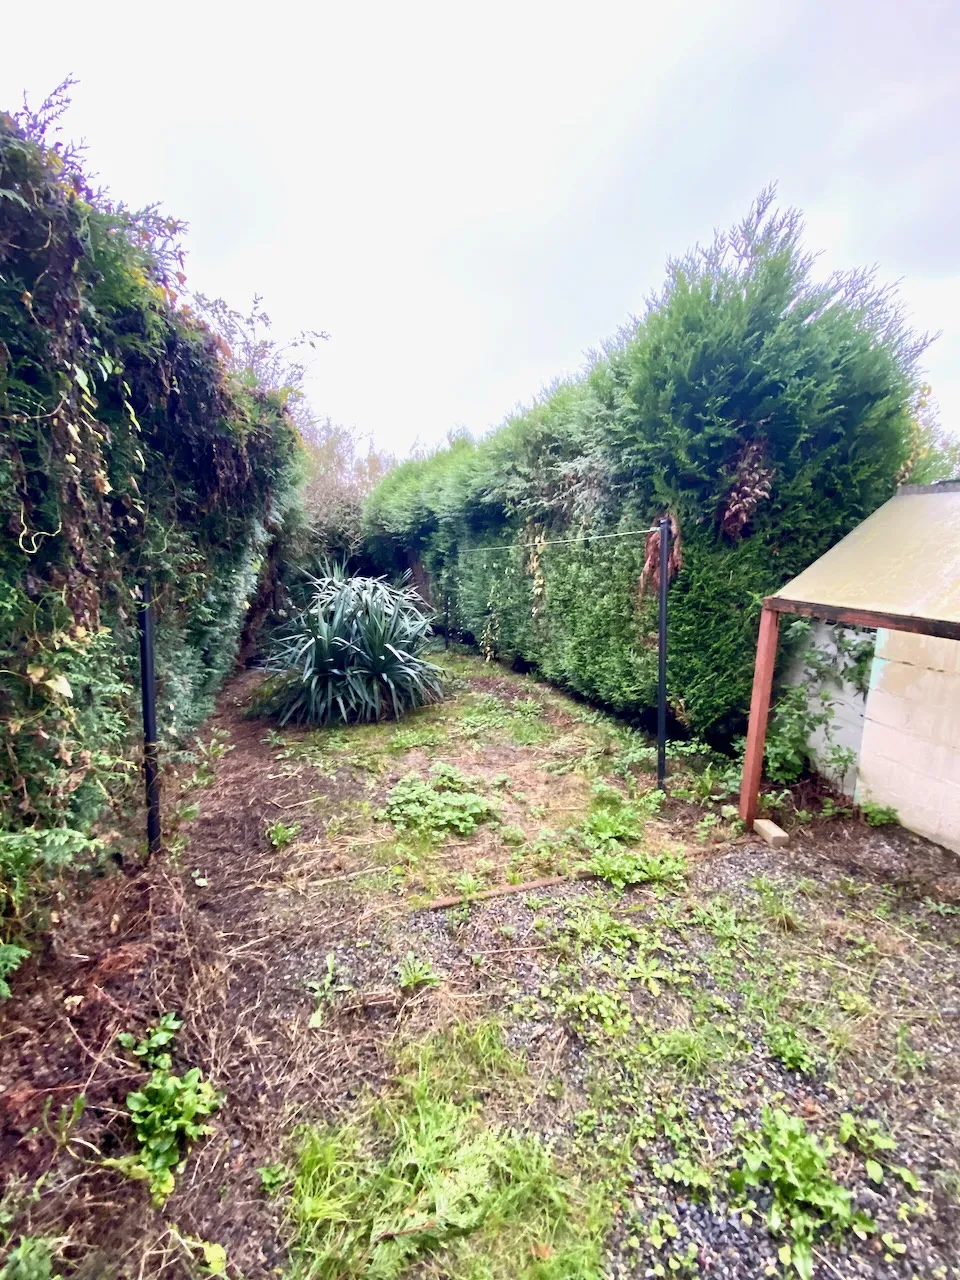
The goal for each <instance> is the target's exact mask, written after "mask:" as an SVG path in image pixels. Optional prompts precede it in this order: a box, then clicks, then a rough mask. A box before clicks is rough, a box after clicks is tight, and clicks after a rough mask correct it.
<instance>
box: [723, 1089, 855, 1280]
mask: <svg viewBox="0 0 960 1280" xmlns="http://www.w3.org/2000/svg"><path fill="white" fill-rule="evenodd" d="M834 1152H835V1146H834V1143H833V1142H832V1140H831V1139H830V1138H829V1137H827V1138H825V1139H824V1141H823V1142H822V1143H820V1142H818V1141H817V1140H816V1139H815V1138H814V1137H813V1136H812V1135H811V1134H809V1133H808V1132H807V1128H806V1125H805V1124H804V1122H803V1121H802V1120H801V1119H800V1117H799V1116H791V1115H788V1114H787V1113H786V1112H785V1111H784V1110H782V1109H781V1108H780V1107H776V1108H770V1107H766V1108H765V1109H764V1112H763V1117H762V1121H761V1128H760V1131H759V1132H754V1133H750V1134H748V1135H747V1138H746V1141H745V1144H744V1150H743V1158H742V1162H741V1165H740V1167H739V1168H737V1169H736V1170H734V1172H733V1173H732V1174H731V1175H730V1186H731V1188H732V1189H733V1191H734V1192H735V1193H736V1194H738V1195H741V1196H742V1195H745V1194H746V1193H747V1191H749V1190H753V1189H758V1190H763V1191H766V1192H769V1193H770V1194H771V1195H772V1197H773V1199H772V1203H771V1205H770V1208H769V1209H768V1210H767V1212H766V1223H767V1227H768V1228H769V1230H770V1232H771V1234H773V1235H774V1236H782V1237H785V1240H786V1243H785V1244H784V1245H783V1246H782V1247H781V1248H780V1252H779V1257H780V1261H781V1262H782V1263H783V1264H784V1266H793V1268H794V1270H795V1271H796V1272H797V1274H798V1275H799V1276H800V1277H801V1280H811V1277H812V1275H813V1247H814V1243H815V1241H816V1239H817V1237H818V1236H819V1235H820V1234H824V1233H827V1234H830V1235H834V1236H837V1235H840V1234H841V1233H842V1232H845V1231H852V1232H854V1234H855V1235H857V1236H858V1237H859V1238H860V1239H865V1238H866V1236H867V1234H868V1233H869V1232H871V1231H872V1230H873V1222H872V1220H871V1219H870V1218H869V1217H868V1216H867V1215H866V1214H865V1213H862V1212H859V1211H858V1210H855V1209H854V1207H853V1195H852V1193H851V1192H850V1191H848V1190H847V1188H846V1187H843V1186H841V1185H840V1183H838V1182H837V1181H836V1179H835V1178H834V1177H833V1174H832V1173H831V1170H830V1159H831V1157H832V1156H833V1154H834ZM751 1206H752V1207H754V1208H755V1207H756V1206H755V1205H752V1202H751Z"/></svg>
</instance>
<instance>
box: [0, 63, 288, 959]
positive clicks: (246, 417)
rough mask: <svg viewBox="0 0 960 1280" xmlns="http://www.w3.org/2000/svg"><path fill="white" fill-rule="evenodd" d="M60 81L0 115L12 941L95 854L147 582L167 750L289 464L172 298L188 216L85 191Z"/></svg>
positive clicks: (198, 708) (231, 646)
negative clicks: (61, 880) (41, 892)
mask: <svg viewBox="0 0 960 1280" xmlns="http://www.w3.org/2000/svg"><path fill="white" fill-rule="evenodd" d="M66 89H67V86H63V87H62V88H61V89H60V90H59V91H58V92H57V93H56V94H54V95H53V96H52V98H51V99H50V100H48V102H47V103H45V104H44V106H43V108H41V110H40V111H39V112H37V113H32V112H30V111H28V110H25V111H24V112H22V113H21V114H20V115H19V116H18V117H16V118H13V117H10V116H7V115H3V116H0V191H2V196H0V334H2V340H0V424H2V429H0V725H2V730H0V731H2V733H3V750H2V752H0V830H2V834H0V864H2V874H3V879H4V882H5V890H6V894H7V899H8V901H7V910H6V911H5V913H4V921H3V925H2V926H0V927H2V928H4V929H8V930H13V931H14V932H16V931H18V930H20V929H21V928H22V926H23V925H24V923H25V920H24V913H25V912H26V911H28V910H29V901H28V900H29V891H30V888H31V886H32V885H33V883H34V882H35V881H36V880H38V879H39V878H41V877H43V876H44V875H46V874H47V873H48V872H50V871H53V870H56V868H57V867H59V866H62V865H63V864H64V863H65V862H67V861H69V860H70V858H72V857H75V856H77V855H78V854H79V853H81V852H89V851H90V849H91V848H92V847H93V846H92V845H91V844H90V843H89V841H88V839H87V837H88V836H89V834H90V831H91V826H92V824H93V823H94V821H95V820H96V818H97V817H98V815H99V813H100V812H101V810H102V809H103V806H104V804H105V802H106V801H108V800H109V799H110V798H111V796H113V795H115V794H116V793H117V792H118V790H122V789H123V787H124V786H125V784H126V783H127V781H128V779H129V778H130V776H131V773H132V772H135V765H134V763H133V762H132V761H131V760H130V758H129V752H128V743H127V736H128V728H129V722H130V716H131V712H132V708H133V695H134V691H135V677H136V661H135V654H136V632H135V626H134V623H135V615H136V610H137V603H138V599H139V594H140V589H141V582H142V575H143V574H144V573H145V572H147V571H149V572H150V573H151V574H152V576H153V582H154V593H155V596H156V600H157V613H158V628H157V668H158V672H159V676H160V689H159V693H160V704H161V706H162V708H163V716H162V728H163V731H164V733H165V735H166V736H167V738H168V739H175V738H177V736H178V735H180V734H182V733H183V731H184V730H185V729H187V728H189V727H190V726H191V725H194V724H196V723H197V722H198V721H199V720H200V719H201V718H202V717H203V716H204V715H205V714H207V713H208V712H209V710H210V709H211V707H212V697H213V694H214V692H215V691H216V689H217V688H218V686H219V684H220V682H221V681H222V679H223V677H224V675H225V674H226V673H227V672H228V671H229V670H230V669H231V667H232V664H233V662H234V660H235V656H236V652H237V642H238V639H239V634H240V629H241V626H242V623H243V618H244V614H245V611H246V607H247V602H248V598H249V596H250V594H251V592H252V590H253V588H254V586H255V583H256V580H257V575H258V572H259V569H260V564H261V560H262V557H263V555H264V551H265V548H266V546H267V543H268V542H269V538H270V533H269V530H270V528H271V526H272V524H274V523H275V522H276V521H277V520H278V519H279V517H280V515H281V514H282V511H283V509H284V505H285V504H286V503H287V502H288V500H289V494H290V492H291V486H292V483H293V480H294V478H295V474H296V469H297V465H298V463H297V458H298V444H297V434H296V430H295V428H294V426H293V424H292V422H291V421H290V419H289V416H288V414H287V412H286V409H285V405H284V396H283V394H282V393H279V392H265V391H262V390H261V389H260V388H259V387H258V385H257V384H256V381H255V380H254V379H252V378H246V379H244V378H240V377H238V376H234V375H231V374H229V373H228V371H227V369H226V367H225V365H224V363H223V360H222V358H221V347H220V345H219V344H218V340H217V339H216V338H215V337H214V335H213V334H212V333H211V332H210V330H209V329H208V328H207V327H206V326H205V325H203V324H202V323H201V322H200V321H199V320H198V319H197V318H196V316H195V315H194V314H193V313H191V311H190V310H189V308H186V307H184V306H182V305H181V303H180V293H181V291H182V288H183V283H184V276H183V271H182V254H181V252H180V249H179V247H178V237H179V235H180V233H181V231H182V229H183V228H182V224H180V223H178V222H177V221H176V220H174V219H173V218H169V217H166V216H164V215H162V214H161V213H160V212H159V211H158V209H157V208H156V207H150V208H147V209H144V210H141V211H139V212H133V211H131V210H130V209H128V208H127V207H126V206H125V205H123V204H121V203H118V202H116V201H114V200H112V199H111V198H110V197H109V196H108V195H106V194H105V193H104V192H102V191H95V190H94V189H93V188H92V187H91V185H90V183H89V181H88V179H87V178H86V176H85V174H84V171H83V167H82V163H81V157H80V156H79V155H78V153H77V151H76V150H75V149H73V148H71V147H69V146H65V145H63V144H62V143H60V142H56V141H52V135H53V131H54V127H55V123H56V120H57V119H58V117H59V115H60V114H61V112H62V110H63V109H64V107H65V105H66ZM6 955H7V960H8V962H9V957H10V953H9V952H7V953H6ZM7 967H9V963H8V965H7Z"/></svg>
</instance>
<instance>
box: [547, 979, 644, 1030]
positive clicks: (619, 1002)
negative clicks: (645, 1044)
mask: <svg viewBox="0 0 960 1280" xmlns="http://www.w3.org/2000/svg"><path fill="white" fill-rule="evenodd" d="M555 999H556V1007H557V1013H558V1015H559V1016H560V1017H561V1018H563V1019H564V1020H565V1021H567V1022H569V1023H570V1025H571V1026H572V1027H573V1028H574V1030H576V1031H578V1032H580V1034H581V1035H583V1036H585V1037H586V1038H587V1039H594V1038H596V1037H597V1036H610V1037H612V1038H614V1039H616V1038H618V1037H620V1036H623V1035H625V1034H626V1032H627V1031H628V1030H629V1029H630V1025H631V1022H632V1019H631V1016H630V1009H629V1007H628V1006H627V1003H626V1001H625V1000H624V998H623V996H621V995H618V994H617V993H616V992H612V991H603V990H601V989H600V988H599V987H581V988H579V989H576V990H572V989H570V988H567V987H565V988H562V989H561V990H560V991H559V992H557V994H556V997H555Z"/></svg>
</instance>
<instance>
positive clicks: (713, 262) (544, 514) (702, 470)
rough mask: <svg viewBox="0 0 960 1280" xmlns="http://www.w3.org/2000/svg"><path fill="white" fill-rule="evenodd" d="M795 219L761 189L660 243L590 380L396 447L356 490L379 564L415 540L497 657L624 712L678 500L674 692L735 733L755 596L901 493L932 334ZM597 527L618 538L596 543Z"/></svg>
mask: <svg viewBox="0 0 960 1280" xmlns="http://www.w3.org/2000/svg"><path fill="white" fill-rule="evenodd" d="M801 233H802V223H801V219H800V215H799V214H798V213H797V212H796V211H793V210H788V211H787V212H778V211H776V210H775V208H774V205H773V193H772V191H766V192H764V193H763V194H762V195H761V196H760V198H759V199H758V201H757V202H756V204H755V205H754V207H753V208H752V209H751V211H750V213H749V215H748V217H747V218H746V219H745V220H744V221H743V222H742V223H741V224H740V225H739V226H737V227H735V228H733V230H732V231H730V232H728V233H726V234H718V235H717V236H716V238H715V240H714V241H713V243H712V244H710V245H708V246H706V247H705V248H697V249H696V250H694V251H693V252H691V253H690V254H688V255H687V256H686V257H684V258H682V259H678V260H674V261H671V262H670V263H669V265H668V271H667V280H666V284H665V286H664V288H663V290H662V292H660V293H659V294H657V295H656V296H654V297H652V298H651V299H650V302H649V304H648V307H647V310H646V313H645V314H644V316H643V317H642V318H641V319H640V320H638V321H637V322H635V323H633V324H631V325H629V326H628V327H626V328H625V329H623V330H622V331H621V332H620V333H619V334H618V335H617V337H616V338H615V339H614V340H613V341H612V342H610V343H608V344H607V345H606V347H605V348H604V351H603V353H602V354H597V355H596V356H594V358H593V359H592V361H591V365H590V368H589V369H588V371H587V372H586V373H584V374H583V376H582V377H579V378H576V379H573V380H570V381H568V382H565V383H563V384H561V385H559V386H558V387H556V388H555V389H553V390H552V391H551V392H550V393H549V394H546V395H544V396H543V397H541V398H539V399H538V400H537V401H535V403H534V404H533V405H532V407H531V408H530V409H529V410H527V411H526V412H524V413H521V414H517V415H515V416H513V417H511V418H509V419H508V420H507V421H506V422H505V424H504V425H503V426H502V427H500V428H499V429H498V430H496V431H494V432H493V433H492V434H491V435H489V436H487V437H485V438H484V439H483V440H481V441H480V442H479V443H477V442H474V441H473V440H471V439H470V438H468V437H465V436H460V437H457V438H455V439H453V441H452V442H451V443H450V444H449V445H448V446H447V447H445V448H443V449H441V450H439V451H438V452H436V453H435V454H433V455H432V456H430V457H428V458H426V459H418V460H415V461H411V462H407V463H404V464H403V465H401V466H399V467H398V468H396V469H395V470H394V471H393V472H391V473H390V474H389V475H388V476H387V477H386V478H385V479H384V481H383V482H382V483H381V484H380V486H379V487H378V488H377V490H376V491H375V493H374V494H373V496H372V498H371V499H370V501H369V502H368V505H367V509H366V512H367V526H368V529H369V532H370V536H371V539H372V540H373V545H374V546H375V548H376V549H377V550H378V553H379V555H380V556H381V558H382V559H383V561H384V563H393V562H395V561H398V557H399V556H400V553H401V550H402V551H403V552H404V553H413V554H415V555H417V556H418V557H419V558H420V559H421V561H422V563H423V565H424V567H425V569H426V571H427V573H428V575H429V581H430V590H431V593H432V597H433V600H434V603H435V605H436V607H437V608H438V610H441V609H442V610H444V611H445V612H446V613H448V614H449V617H450V624H451V626H452V627H453V628H454V629H455V630H459V631H460V632H462V633H465V634H467V635H469V636H472V637H473V638H474V639H475V640H476V641H477V642H478V643H479V645H480V647H481V649H482V651H483V652H484V653H485V654H497V655H499V656H502V657H504V658H505V659H507V660H510V659H512V658H522V659H523V660H524V661H526V662H531V663H534V664H536V666H537V667H538V668H539V670H540V671H541V672H542V673H543V674H544V675H545V676H546V677H547V678H549V679H551V680H553V681H555V682H557V683H559V684H562V685H566V686H567V687H569V688H571V689H574V690H576V691H578V692H579V693H581V694H584V695H585V696H587V697H589V698H592V699H595V700H598V701H600V702H602V703H605V704H607V705H608V706H611V707H614V708H617V709H620V710H624V711H630V712H634V713H635V712H639V711H642V710H644V709H646V708H649V707H652V706H653V705H654V691H655V686H656V648H655V644H654V643H653V640H654V638H655V602H654V600H653V594H654V593H651V592H649V591H648V592H646V593H644V592H643V591H642V590H641V577H642V571H643V565H644V562H645V558H646V555H647V548H646V547H645V543H644V536H643V531H644V530H646V529H647V528H648V527H649V526H650V524H651V522H652V521H653V520H654V518H655V517H656V516H658V515H660V514H662V513H663V512H664V511H669V512H670V513H671V514H672V515H673V516H674V517H675V519H676V521H677V524H678V528H679V532H680V535H681V538H682V558H683V568H682V571H681V572H680V573H679V574H678V575H677V576H676V578H675V581H674V582H673V585H672V587H671V596H670V610H671V649H670V668H669V684H670V701H671V705H672V708H673V712H674V715H675V717H676V719H677V720H678V721H679V722H680V723H681V724H683V725H686V726H689V728H690V729H692V730H693V731H694V732H696V733H698V734H709V735H711V736H714V737H717V738H726V739H727V740H729V738H731V737H732V736H733V735H734V733H735V732H737V730H738V729H739V728H740V727H741V726H742V724H743V722H744V718H745V713H746V708H747V704H748V701H749V693H750V683H751V676H752V669H753V652H754V644H755V638H756V626H757V617H758V612H759V604H760V600H761V597H762V596H763V595H764V594H765V593H766V592H769V591H771V590H773V589H775V588H776V587H778V586H780V585H781V584H782V583H783V582H784V581H785V580H786V579H788V578H789V577H790V576H791V575H793V574H795V573H797V572H798V571H799V570H800V569H802V568H804V567H805V566H806V565H807V564H809V563H810V561H811V560H813V559H814V558H815V557H816V556H817V555H819V554H820V553H821V552H822V551H824V550H825V549H826V548H827V547H828V546H830V545H831V544H832V543H834V542H836V541H837V540H838V539H839V538H840V537H842V536H843V535H844V534H845V533H847V532H848V531H849V530H850V529H851V528H852V527H853V526H854V525H855V524H856V523H857V522H858V521H860V520H862V519H863V518H864V516H866V515H867V514H868V513H869V512H870V511H872V510H873V509H874V508H875V507H877V506H878V505H879V504H880V503H881V502H882V501H884V500H885V499H886V498H888V497H890V496H891V494H892V493H893V491H894V487H895V485H896V483H897V479H898V477H900V476H902V475H903V474H904V469H905V468H906V467H907V466H908V464H909V459H910V457H911V456H912V454H913V453H916V448H915V445H916V441H915V430H914V426H913V423H914V415H913V403H914V398H915V396H916V394H917V376H916V361H917V357H918V356H919V354H920V352H921V351H922V349H923V346H924V341H923V340H922V339H918V338H916V337H915V336H914V335H913V334H911V333H910V331H909V330H908V329H907V328H906V327H905V325H904V323H903V320H902V318H901V316H900V313H899V311H898V310H897V306H896V302H895V298H894V296H893V294H892V292H891V291H890V290H888V289H885V288H883V287H881V286H879V285H878V284H877V282H876V280H875V278H874V276H873V275H872V274H871V273H870V272H852V273H849V274H846V275H834V276H831V277H830V278H829V279H828V280H826V281H818V280H817V279H816V278H815V276H814V257H813V256H812V255H811V254H808V253H806V252H804V250H803V249H802V248H801V243H800V241H801ZM636 531H640V532H639V534H638V533H637V532H636ZM600 534H603V535H623V536H616V537H608V538H603V539H600V540H593V541H590V540H587V539H591V538H593V537H594V536H595V535H600ZM398 562H399V561H398Z"/></svg>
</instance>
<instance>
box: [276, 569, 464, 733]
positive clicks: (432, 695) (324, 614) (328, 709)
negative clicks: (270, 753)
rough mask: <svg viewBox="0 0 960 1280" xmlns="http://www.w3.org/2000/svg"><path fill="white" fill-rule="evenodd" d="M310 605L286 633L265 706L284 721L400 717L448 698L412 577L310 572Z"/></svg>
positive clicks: (281, 638) (278, 643) (280, 637)
mask: <svg viewBox="0 0 960 1280" xmlns="http://www.w3.org/2000/svg"><path fill="white" fill-rule="evenodd" d="M308 581H309V584H310V600H309V603H308V604H307V606H306V608H304V609H303V610H301V611H300V612H299V613H298V614H296V615H295V617H294V618H293V619H291V621H290V622H289V623H287V624H286V626H285V627H284V628H283V629H282V630H281V631H280V632H279V633H278V635H277V639H276V642H275V647H274V651H273V653H272V655H271V657H270V659H269V663H268V667H269V669H270V671H271V672H272V673H273V674H272V678H271V679H270V680H269V681H268V682H267V684H266V686H265V687H264V690H263V693H262V696H261V698H260V699H259V702H258V710H260V711H262V712H265V713H267V714H271V715H276V716H277V717H278V719H279V721H280V723H281V724H282V725H283V724H288V723H290V722H293V723H295V724H317V725H322V724H330V723H334V722H342V723H345V724H350V723H353V722H355V721H372V720H382V719H385V718H386V717H387V716H393V717H394V718H395V719H399V718H400V716H401V715H402V714H403V713H404V712H405V711H409V710H411V709H412V708H414V707H422V706H424V705H426V704H427V703H431V702H438V701H439V700H440V699H441V698H442V697H443V676H442V673H441V671H440V669H439V667H437V666H435V665H434V664H433V663H432V662H430V661H428V660H427V658H425V657H424V656H423V651H424V648H425V646H426V644H427V641H428V639H429V637H430V635H431V628H430V617H429V615H428V614H427V612H426V611H425V608H424V605H423V602H422V600H421V599H420V597H419V596H418V595H417V593H416V592H415V590H414V589H413V588H412V587H410V586H409V585H408V582H407V581H406V580H404V581H402V582H401V583H400V585H399V586H393V585H391V584H390V583H389V582H387V581H386V580H385V579H383V578H347V577H344V576H343V574H342V572H341V571H339V570H336V569H334V570H331V571H330V572H327V573H325V574H324V575H323V576H321V577H310V578H309V579H308Z"/></svg>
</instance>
